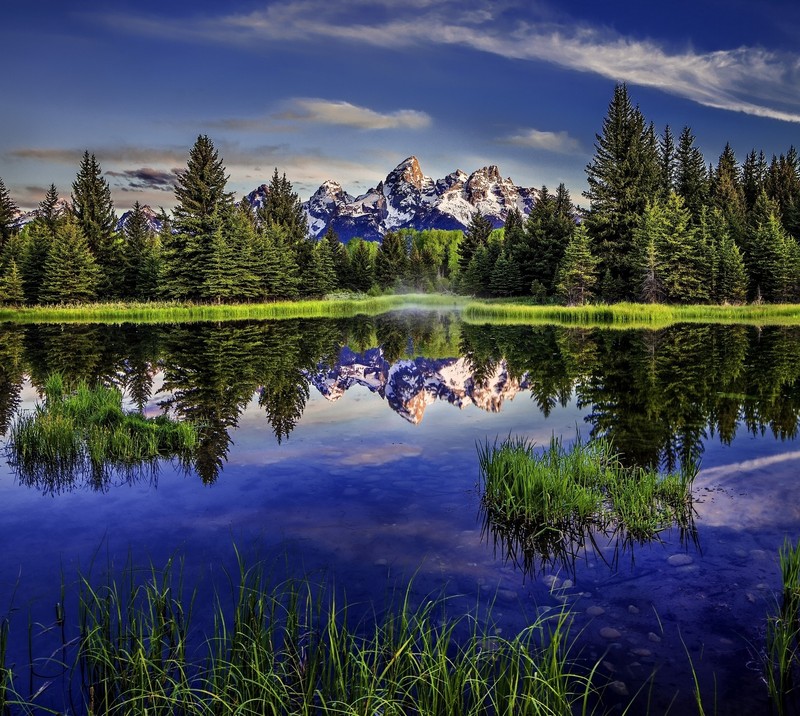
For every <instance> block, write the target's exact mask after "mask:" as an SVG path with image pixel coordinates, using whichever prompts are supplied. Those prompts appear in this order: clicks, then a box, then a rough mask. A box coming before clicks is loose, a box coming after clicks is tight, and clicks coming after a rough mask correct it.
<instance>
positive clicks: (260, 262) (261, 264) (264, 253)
mask: <svg viewBox="0 0 800 716" xmlns="http://www.w3.org/2000/svg"><path fill="white" fill-rule="evenodd" d="M253 267H254V272H255V274H256V276H257V277H258V287H259V292H260V294H261V295H262V296H263V297H264V298H268V299H271V300H276V299H278V300H289V299H292V298H296V297H297V295H298V292H299V286H300V279H299V269H298V266H297V262H296V261H295V258H294V253H293V252H292V251H291V249H290V247H289V238H288V236H287V233H286V230H285V229H284V228H283V227H282V226H279V225H275V224H273V225H271V226H268V227H266V228H263V227H262V229H261V230H260V231H259V233H258V234H257V236H256V244H255V250H254V261H253Z"/></svg>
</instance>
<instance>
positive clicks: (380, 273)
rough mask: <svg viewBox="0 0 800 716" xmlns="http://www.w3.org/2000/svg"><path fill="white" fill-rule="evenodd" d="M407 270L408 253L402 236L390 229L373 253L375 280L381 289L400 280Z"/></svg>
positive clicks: (389, 286)
mask: <svg viewBox="0 0 800 716" xmlns="http://www.w3.org/2000/svg"><path fill="white" fill-rule="evenodd" d="M407 271H408V253H407V251H406V242H405V239H404V238H403V236H402V235H401V234H399V233H397V232H394V231H390V232H388V233H387V234H386V236H384V237H383V241H382V242H381V245H380V246H379V247H378V251H377V253H376V254H375V281H376V283H377V284H378V286H380V287H381V288H382V289H387V288H391V287H392V286H395V285H396V284H398V283H399V282H401V281H402V280H403V279H404V278H405V277H406V273H407Z"/></svg>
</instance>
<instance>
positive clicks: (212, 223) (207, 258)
mask: <svg viewBox="0 0 800 716" xmlns="http://www.w3.org/2000/svg"><path fill="white" fill-rule="evenodd" d="M226 183H227V177H226V175H225V167H224V166H223V163H222V160H221V159H220V158H219V155H218V154H217V151H216V149H215V148H214V145H213V143H212V142H211V140H210V139H209V138H208V137H207V136H206V135H200V136H199V137H198V138H197V141H196V142H195V144H194V146H193V147H192V149H191V151H190V152H189V160H188V163H187V167H186V170H185V171H183V172H181V173H180V174H179V176H178V181H177V184H176V186H175V198H176V199H177V200H178V204H177V206H176V207H175V210H174V212H173V215H174V221H173V223H172V227H171V228H172V230H171V231H170V232H169V234H167V233H164V234H163V235H162V245H163V255H164V271H163V277H162V280H163V283H162V293H163V295H165V296H167V297H169V298H176V299H179V300H186V299H194V300H204V299H207V298H208V297H209V296H210V297H211V298H215V296H214V295H213V294H214V292H215V290H212V289H211V285H212V284H217V283H218V282H217V279H216V278H215V277H213V276H211V277H209V276H208V275H207V272H208V271H212V272H213V271H215V270H216V269H217V268H218V266H219V265H220V262H224V263H227V261H228V259H227V257H224V256H220V251H221V242H223V241H226V240H227V239H228V238H229V235H228V227H227V226H226V225H225V221H226V219H229V218H230V217H231V215H232V205H233V199H232V195H231V194H230V193H229V192H227V191H225V185H226Z"/></svg>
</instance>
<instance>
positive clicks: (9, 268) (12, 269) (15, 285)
mask: <svg viewBox="0 0 800 716" xmlns="http://www.w3.org/2000/svg"><path fill="white" fill-rule="evenodd" d="M0 303H2V304H12V305H17V306H18V305H20V304H23V303H25V291H24V288H23V285H22V273H21V272H20V270H19V268H18V267H17V262H16V261H14V259H11V260H10V261H9V263H8V264H7V265H6V266H5V267H4V268H3V271H2V273H0Z"/></svg>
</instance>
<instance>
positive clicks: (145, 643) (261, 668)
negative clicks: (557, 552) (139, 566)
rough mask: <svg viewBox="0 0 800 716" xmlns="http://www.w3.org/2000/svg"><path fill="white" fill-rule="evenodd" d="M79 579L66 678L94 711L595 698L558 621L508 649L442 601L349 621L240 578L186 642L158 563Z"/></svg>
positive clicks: (317, 708) (326, 596) (185, 607)
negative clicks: (71, 666) (115, 575)
mask: <svg viewBox="0 0 800 716" xmlns="http://www.w3.org/2000/svg"><path fill="white" fill-rule="evenodd" d="M121 582H122V584H121V586H120V583H119V582H117V581H114V580H110V581H109V582H108V583H107V584H106V585H104V586H103V587H93V586H91V585H90V583H89V582H88V580H84V581H83V589H82V594H81V614H82V617H81V624H82V627H81V638H80V649H79V659H78V663H77V664H76V673H80V674H82V675H83V679H82V694H83V699H84V707H85V708H86V709H87V710H88V711H89V712H90V713H92V714H97V715H100V714H103V715H108V716H111V715H112V714H130V713H147V714H175V713H181V714H281V715H282V714H286V715H287V716H288V714H303V715H308V716H310V715H311V714H354V715H355V714H363V715H364V716H373V715H374V714H397V715H398V716H399V715H400V714H448V715H451V714H452V715H453V716H458V715H461V714H464V715H466V714H470V715H475V716H479V715H482V714H486V715H487V716H488V715H489V714H511V713H513V714H565V715H566V714H573V713H588V712H589V705H588V704H589V702H590V701H595V702H596V694H597V690H596V689H595V687H594V686H593V685H592V683H591V680H590V678H589V676H588V674H590V673H591V671H589V672H587V671H585V670H584V669H581V668H580V667H579V666H578V663H577V655H574V654H573V653H572V651H573V641H572V639H571V637H570V635H569V630H570V617H569V614H568V612H567V611H565V610H563V609H560V610H558V611H555V612H553V613H552V614H549V615H544V616H540V617H539V618H538V619H537V620H536V621H535V622H534V623H533V624H531V625H530V626H529V627H528V628H526V629H525V630H523V632H522V633H520V634H518V635H516V636H514V637H512V638H508V639H505V638H501V637H500V636H495V635H491V636H490V635H489V626H488V621H489V619H490V617H487V621H486V623H484V624H483V625H482V623H481V622H480V621H479V620H478V618H477V616H476V615H475V614H467V615H464V614H459V615H457V616H455V617H454V618H453V617H450V615H449V614H448V613H447V600H446V599H444V598H432V599H428V600H425V601H424V602H423V604H422V605H421V606H419V607H413V606H412V600H411V589H410V587H409V588H408V589H407V590H406V591H405V592H404V593H402V594H400V595H399V597H398V598H397V599H395V600H393V601H392V602H391V604H390V605H389V608H388V609H387V610H386V612H385V616H384V617H383V618H380V619H379V618H378V617H377V616H375V617H373V618H367V617H362V618H360V619H354V618H353V616H352V614H351V610H352V609H353V606H354V605H351V604H348V603H347V602H346V601H345V602H344V603H340V602H338V601H337V599H336V597H335V596H332V595H331V594H330V592H328V591H327V590H326V588H325V586H324V585H320V584H314V583H312V582H310V581H309V580H289V581H284V582H282V583H280V584H279V585H277V586H271V584H270V580H269V577H268V574H267V572H265V571H264V570H263V569H262V567H261V566H257V567H256V568H251V569H246V568H245V567H244V565H243V563H242V562H241V561H240V575H239V580H238V584H237V586H236V589H235V594H233V595H232V599H231V600H230V604H231V607H230V611H229V612H227V611H226V608H225V607H223V603H224V601H225V600H223V599H222V597H221V595H217V598H216V607H215V610H214V617H213V628H212V632H211V635H210V636H209V637H208V638H207V639H205V640H202V639H200V640H198V639H197V638H193V636H192V635H193V634H196V627H195V625H193V623H192V617H193V609H192V604H193V596H191V595H190V596H185V595H184V594H183V592H182V586H181V584H180V579H178V580H177V584H176V578H175V575H174V574H173V573H172V565H171V564H169V565H168V566H167V568H166V569H165V570H164V571H162V572H157V571H155V570H153V571H152V573H151V574H150V577H149V578H148V580H147V581H146V583H144V584H139V585H137V583H136V582H135V580H134V579H132V578H130V577H128V578H125V577H123V579H122V580H121Z"/></svg>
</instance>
